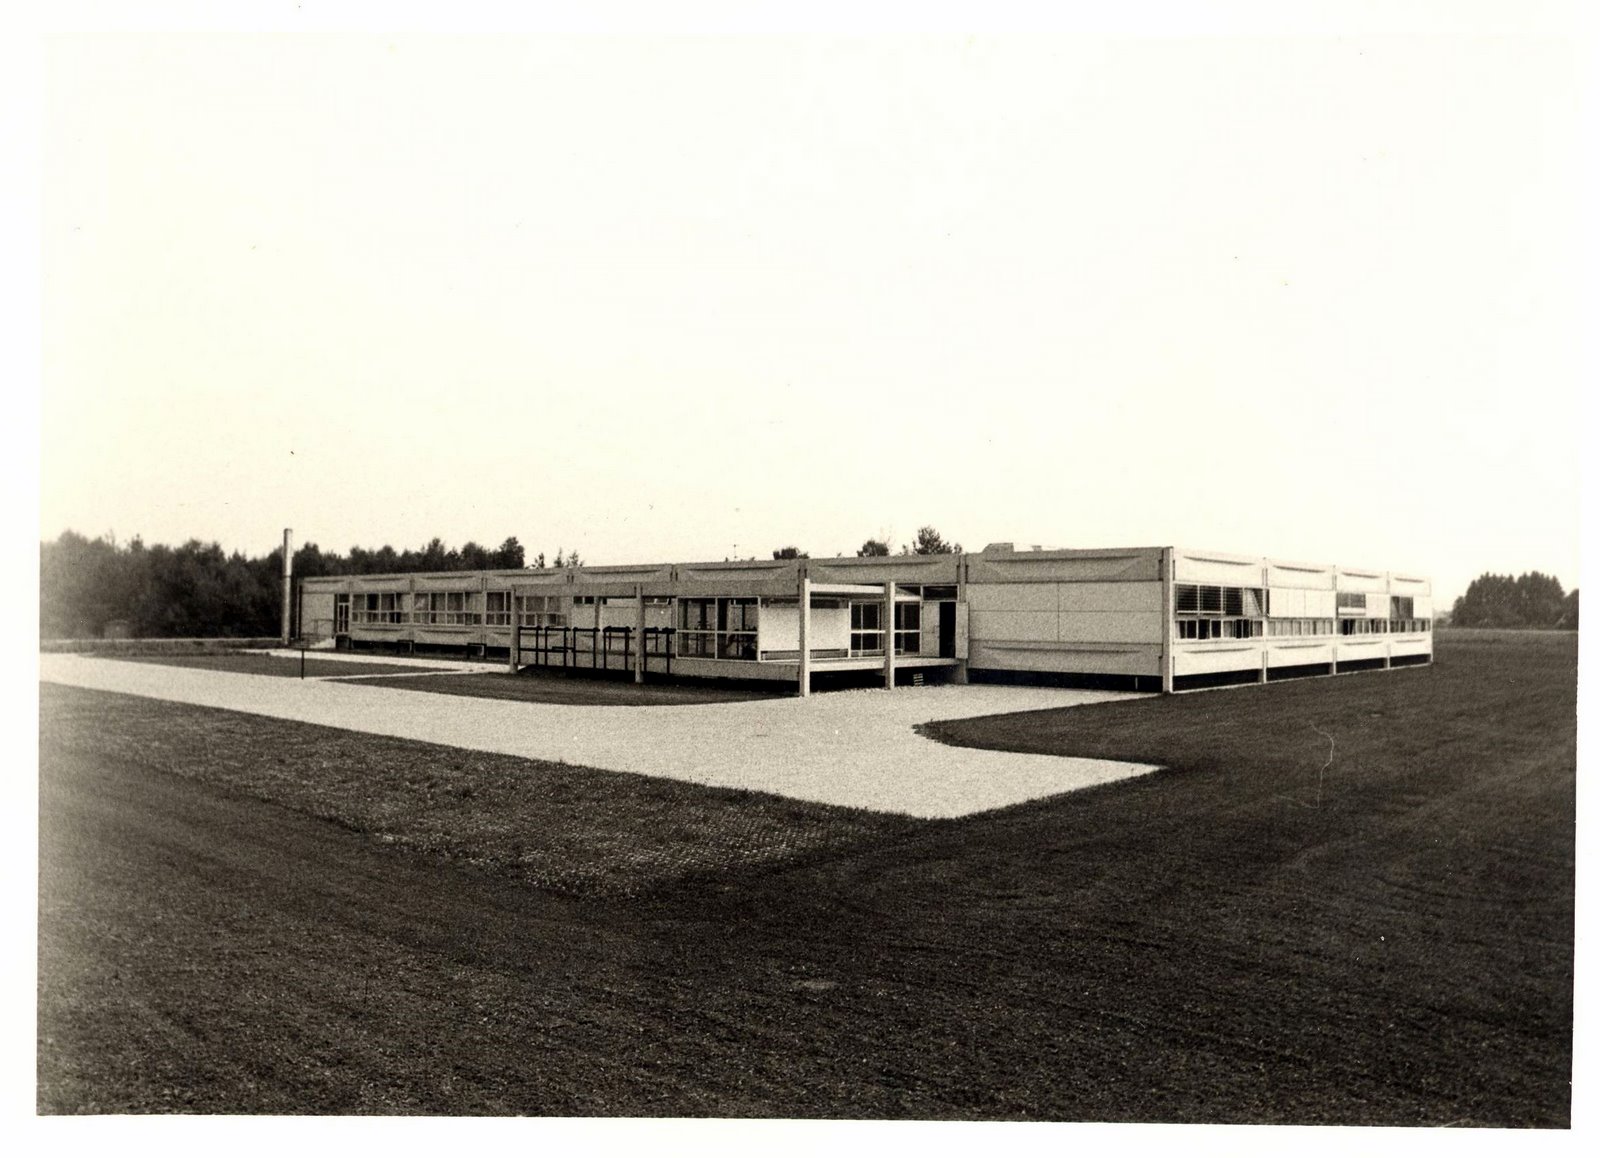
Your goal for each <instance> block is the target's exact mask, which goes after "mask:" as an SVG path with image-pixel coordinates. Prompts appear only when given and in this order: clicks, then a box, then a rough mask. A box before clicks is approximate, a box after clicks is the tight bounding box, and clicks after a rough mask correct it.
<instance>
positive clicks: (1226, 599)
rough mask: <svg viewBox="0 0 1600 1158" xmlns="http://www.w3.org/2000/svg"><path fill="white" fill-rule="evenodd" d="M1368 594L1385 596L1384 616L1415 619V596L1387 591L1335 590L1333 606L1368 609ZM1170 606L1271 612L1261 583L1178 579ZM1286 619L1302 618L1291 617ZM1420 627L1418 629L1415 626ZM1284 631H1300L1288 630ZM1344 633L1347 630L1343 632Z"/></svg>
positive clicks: (1237, 613)
mask: <svg viewBox="0 0 1600 1158" xmlns="http://www.w3.org/2000/svg"><path fill="white" fill-rule="evenodd" d="M1370 598H1378V599H1383V598H1387V599H1388V600H1389V615H1388V618H1390V619H1394V620H1414V619H1416V599H1415V597H1414V596H1411V595H1390V596H1387V597H1386V596H1382V595H1379V596H1374V597H1369V596H1368V595H1367V594H1366V593H1365V592H1361V591H1339V592H1336V593H1335V599H1334V602H1335V607H1336V609H1337V610H1338V611H1340V612H1345V611H1359V612H1362V613H1365V612H1367V611H1368V610H1371V609H1372V608H1371V605H1370V602H1369V599H1370ZM1173 599H1174V608H1175V610H1176V612H1177V614H1178V615H1179V616H1196V615H1212V616H1224V617H1228V616H1234V617H1239V618H1245V619H1248V618H1251V617H1253V616H1262V615H1270V614H1271V613H1272V607H1271V603H1272V598H1271V592H1269V591H1267V590H1265V589H1264V588H1261V587H1220V586H1211V585H1207V584H1203V583H1178V584H1176V585H1175V586H1174V588H1173ZM1290 622H1304V621H1300V620H1292V621H1290ZM1314 622H1317V623H1329V624H1331V620H1326V619H1321V620H1315V621H1314ZM1418 630H1420V629H1418ZM1332 633H1333V628H1332V627H1331V626H1329V627H1328V629H1327V630H1326V631H1312V632H1306V633H1303V634H1312V635H1331V634H1332ZM1286 634H1302V633H1300V632H1289V633H1286ZM1346 634H1348V633H1346Z"/></svg>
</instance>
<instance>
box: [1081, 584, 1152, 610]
mask: <svg viewBox="0 0 1600 1158" xmlns="http://www.w3.org/2000/svg"><path fill="white" fill-rule="evenodd" d="M1056 600H1057V606H1058V607H1059V608H1060V609H1061V610H1062V611H1071V612H1078V611H1154V612H1156V613H1157V614H1160V612H1161V584H1159V583H1058V584H1057V585H1056Z"/></svg>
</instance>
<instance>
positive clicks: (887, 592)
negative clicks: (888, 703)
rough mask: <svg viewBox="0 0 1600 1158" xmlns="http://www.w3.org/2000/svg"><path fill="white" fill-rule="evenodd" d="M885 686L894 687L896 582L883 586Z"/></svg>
mask: <svg viewBox="0 0 1600 1158" xmlns="http://www.w3.org/2000/svg"><path fill="white" fill-rule="evenodd" d="M883 686H884V687H886V688H892V687H894V580H892V579H891V580H890V581H889V582H887V583H885V584H884V585H883Z"/></svg>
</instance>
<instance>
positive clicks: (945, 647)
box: [939, 603, 956, 659]
mask: <svg viewBox="0 0 1600 1158" xmlns="http://www.w3.org/2000/svg"><path fill="white" fill-rule="evenodd" d="M955 657H956V605H955V604H954V603H941V604H939V658H940V659H955Z"/></svg>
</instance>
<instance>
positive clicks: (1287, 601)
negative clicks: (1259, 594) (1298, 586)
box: [1267, 587, 1311, 619]
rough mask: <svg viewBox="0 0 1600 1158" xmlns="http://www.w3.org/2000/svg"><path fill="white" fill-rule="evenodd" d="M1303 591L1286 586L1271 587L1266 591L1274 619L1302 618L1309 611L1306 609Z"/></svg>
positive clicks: (1305, 593) (1308, 613)
mask: <svg viewBox="0 0 1600 1158" xmlns="http://www.w3.org/2000/svg"><path fill="white" fill-rule="evenodd" d="M1307 594H1308V593H1307V592H1305V591H1296V590H1294V589H1293V588H1288V587H1273V588H1272V589H1271V590H1269V591H1268V593H1267V599H1268V603H1269V605H1270V606H1271V608H1272V618H1274V619H1304V618H1305V617H1306V616H1308V615H1310V614H1311V613H1310V612H1309V611H1307V610H1306V595H1307Z"/></svg>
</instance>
